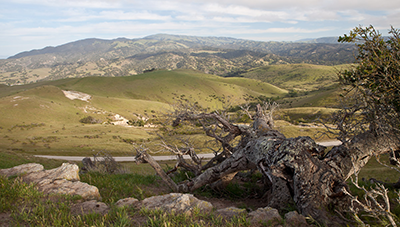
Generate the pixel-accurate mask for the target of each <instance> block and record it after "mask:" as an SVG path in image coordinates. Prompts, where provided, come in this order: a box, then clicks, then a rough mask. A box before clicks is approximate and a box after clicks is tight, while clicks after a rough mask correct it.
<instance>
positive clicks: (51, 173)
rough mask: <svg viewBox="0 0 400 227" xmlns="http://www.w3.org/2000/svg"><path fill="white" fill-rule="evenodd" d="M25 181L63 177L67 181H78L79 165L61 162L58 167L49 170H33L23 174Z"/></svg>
mask: <svg viewBox="0 0 400 227" xmlns="http://www.w3.org/2000/svg"><path fill="white" fill-rule="evenodd" d="M23 179H24V180H25V181H27V182H33V183H39V182H40V181H42V180H52V181H54V180H59V179H65V180H69V181H79V180H80V178H79V167H78V166H77V165H76V164H70V163H63V164H62V165H61V166H60V167H58V168H55V169H50V170H43V171H39V172H33V173H30V174H27V175H25V176H23Z"/></svg>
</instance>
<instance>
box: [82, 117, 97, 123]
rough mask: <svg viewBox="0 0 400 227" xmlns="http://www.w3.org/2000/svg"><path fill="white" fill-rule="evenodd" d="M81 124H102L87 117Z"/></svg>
mask: <svg viewBox="0 0 400 227" xmlns="http://www.w3.org/2000/svg"><path fill="white" fill-rule="evenodd" d="M79 122H80V123H83V124H100V123H101V120H99V119H95V118H94V117H92V116H87V117H84V118H82V119H80V120H79Z"/></svg>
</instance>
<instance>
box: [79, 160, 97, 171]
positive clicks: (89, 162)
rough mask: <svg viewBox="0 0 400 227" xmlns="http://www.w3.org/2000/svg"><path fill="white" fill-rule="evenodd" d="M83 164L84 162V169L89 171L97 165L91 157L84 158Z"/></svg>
mask: <svg viewBox="0 0 400 227" xmlns="http://www.w3.org/2000/svg"><path fill="white" fill-rule="evenodd" d="M82 164H83V167H82V168H81V170H82V171H89V170H91V169H93V168H94V167H95V166H94V164H93V162H92V159H90V158H89V157H86V158H83V159H82Z"/></svg>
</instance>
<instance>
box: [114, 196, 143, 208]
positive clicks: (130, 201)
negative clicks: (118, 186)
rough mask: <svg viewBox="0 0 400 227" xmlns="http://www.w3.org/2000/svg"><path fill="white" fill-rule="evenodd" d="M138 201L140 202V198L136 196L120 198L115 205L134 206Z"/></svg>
mask: <svg viewBox="0 0 400 227" xmlns="http://www.w3.org/2000/svg"><path fill="white" fill-rule="evenodd" d="M137 203H139V200H137V199H135V198H131V197H130V198H125V199H120V200H118V201H117V202H116V203H115V205H116V206H117V207H129V206H134V205H136V204H137Z"/></svg>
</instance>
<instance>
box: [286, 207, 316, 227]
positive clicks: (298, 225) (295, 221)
mask: <svg viewBox="0 0 400 227" xmlns="http://www.w3.org/2000/svg"><path fill="white" fill-rule="evenodd" d="M285 220H286V223H285V226H287V227H307V226H310V225H309V224H308V223H307V220H306V218H305V217H304V216H303V215H300V214H299V213H297V211H291V212H289V213H286V214H285Z"/></svg>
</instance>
